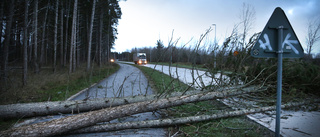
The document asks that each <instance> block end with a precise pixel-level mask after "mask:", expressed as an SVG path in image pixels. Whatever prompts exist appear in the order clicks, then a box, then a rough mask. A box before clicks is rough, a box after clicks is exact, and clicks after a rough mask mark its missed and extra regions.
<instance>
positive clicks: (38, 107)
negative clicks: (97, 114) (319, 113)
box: [0, 89, 222, 118]
mask: <svg viewBox="0 0 320 137" xmlns="http://www.w3.org/2000/svg"><path fill="white" fill-rule="evenodd" d="M221 90H222V89H218V90H217V92H219V91H221ZM201 92H202V93H203V92H204V91H199V90H192V91H187V92H185V93H182V92H174V93H171V94H168V95H166V96H161V97H158V95H147V96H144V95H139V96H131V97H124V98H97V99H92V100H75V101H54V102H37V103H20V104H10V105H0V117H1V118H27V117H35V116H46V115H57V114H74V113H80V112H88V111H93V110H99V109H103V108H108V107H115V106H120V105H125V104H131V103H136V102H143V101H149V100H155V99H159V98H164V97H177V96H181V95H192V94H197V93H201ZM207 92H208V91H207Z"/></svg>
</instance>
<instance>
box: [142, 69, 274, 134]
mask: <svg viewBox="0 0 320 137" xmlns="http://www.w3.org/2000/svg"><path fill="white" fill-rule="evenodd" d="M137 67H138V68H139V69H140V70H142V71H143V73H144V74H145V75H146V76H147V77H148V79H149V81H151V82H152V85H154V86H153V88H154V89H156V91H158V92H157V93H158V94H164V93H166V94H170V93H171V92H177V91H178V92H179V91H184V90H185V89H188V86H187V85H186V84H184V83H182V82H180V81H179V80H177V79H173V78H171V77H169V76H168V75H166V74H163V73H161V72H159V71H156V70H154V69H152V68H148V67H143V66H137ZM168 87H169V88H168ZM168 89H171V90H168ZM228 110H229V111H230V110H232V109H231V108H229V107H228V106H226V105H224V104H223V103H221V102H219V101H217V100H210V101H202V102H196V103H189V104H186V105H182V106H177V107H172V108H168V109H166V112H167V117H169V118H173V117H186V116H195V115H204V114H208V115H210V114H215V113H218V112H221V111H228ZM168 132H169V134H170V135H172V134H175V133H177V132H179V133H180V134H179V136H203V137H207V136H218V137H219V136H221V137H225V136H230V137H239V136H257V137H258V136H259V137H260V136H272V134H271V133H272V132H270V131H269V129H266V128H265V127H262V126H261V125H259V124H257V123H255V122H253V121H251V120H249V119H248V118H247V117H245V116H239V117H231V118H224V119H217V120H210V121H205V122H199V123H191V124H184V125H179V126H175V127H170V128H168Z"/></svg>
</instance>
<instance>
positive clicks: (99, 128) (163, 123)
mask: <svg viewBox="0 0 320 137" xmlns="http://www.w3.org/2000/svg"><path fill="white" fill-rule="evenodd" d="M314 102H320V99H318V100H313V101H304V102H291V103H287V104H284V105H282V106H281V108H291V107H297V106H301V105H305V104H310V103H314ZM275 109H276V107H275V106H269V107H261V108H251V109H244V110H237V111H229V112H222V113H218V114H212V115H199V116H190V117H181V118H171V119H159V120H147V121H134V122H124V123H109V124H101V125H95V126H91V127H86V128H82V129H78V130H76V131H72V132H70V133H69V134H81V133H93V132H108V131H117V130H124V129H138V128H157V127H167V126H175V125H181V124H187V123H195V122H202V121H208V120H214V119H219V118H227V117H235V116H241V115H248V114H253V113H260V112H264V111H271V110H275Z"/></svg>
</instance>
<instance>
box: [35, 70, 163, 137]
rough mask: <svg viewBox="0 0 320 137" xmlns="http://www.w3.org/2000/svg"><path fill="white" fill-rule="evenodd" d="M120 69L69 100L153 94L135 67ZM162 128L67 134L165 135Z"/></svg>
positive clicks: (81, 136)
mask: <svg viewBox="0 0 320 137" xmlns="http://www.w3.org/2000/svg"><path fill="white" fill-rule="evenodd" d="M119 65H120V69H119V70H118V71H117V72H116V73H114V74H112V75H110V76H109V77H108V78H106V79H104V80H102V81H101V82H100V83H98V84H96V85H95V86H93V87H91V88H89V89H88V90H87V91H85V92H82V93H80V94H77V96H74V97H72V98H70V99H69V100H83V99H92V98H105V97H126V96H134V95H146V94H153V91H152V89H151V88H150V86H148V80H147V78H146V77H145V76H144V75H143V73H142V72H141V71H140V70H139V69H138V68H136V67H133V66H132V65H128V64H119ZM63 116H68V115H57V116H47V117H41V118H35V119H34V120H33V122H31V123H30V122H29V124H33V123H38V122H45V121H49V120H52V119H57V118H61V117H63ZM160 117H161V116H160V114H159V113H157V112H155V113H153V112H146V113H140V114H136V115H132V116H129V117H126V118H121V119H117V120H113V121H110V123H115V122H128V121H142V120H153V119H159V118H160ZM166 134H167V133H166V130H165V129H164V128H150V129H130V130H122V131H114V132H102V133H90V134H76V135H69V137H87V136H95V137H96V136H112V137H120V136H121V137H126V136H127V137H141V136H146V137H149V136H152V137H163V136H166Z"/></svg>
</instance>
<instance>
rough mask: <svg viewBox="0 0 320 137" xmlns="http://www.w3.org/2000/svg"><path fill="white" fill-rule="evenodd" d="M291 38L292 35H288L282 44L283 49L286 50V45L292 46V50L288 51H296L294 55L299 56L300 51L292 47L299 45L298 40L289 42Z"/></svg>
mask: <svg viewBox="0 0 320 137" xmlns="http://www.w3.org/2000/svg"><path fill="white" fill-rule="evenodd" d="M290 37H291V34H290V33H288V34H287V36H286V38H285V39H284V41H283V43H282V48H284V45H286V44H287V45H289V46H290V48H287V49H292V50H293V51H294V53H296V54H299V51H298V50H297V49H296V48H295V47H294V46H293V45H292V44H298V43H299V42H298V40H289V38H290Z"/></svg>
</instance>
